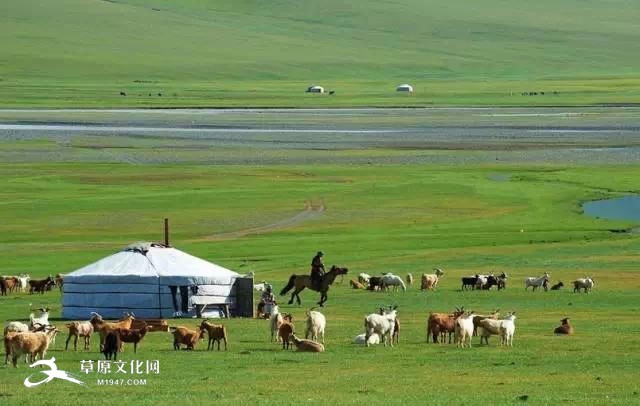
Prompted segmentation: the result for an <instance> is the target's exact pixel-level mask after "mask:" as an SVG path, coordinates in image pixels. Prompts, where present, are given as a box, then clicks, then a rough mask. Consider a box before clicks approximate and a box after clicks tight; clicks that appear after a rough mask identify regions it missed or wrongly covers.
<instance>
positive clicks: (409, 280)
mask: <svg viewBox="0 0 640 406" xmlns="http://www.w3.org/2000/svg"><path fill="white" fill-rule="evenodd" d="M411 285H413V275H411V274H410V273H408V274H407V286H411Z"/></svg>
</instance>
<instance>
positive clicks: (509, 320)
mask: <svg viewBox="0 0 640 406" xmlns="http://www.w3.org/2000/svg"><path fill="white" fill-rule="evenodd" d="M501 321H502V324H501V325H500V339H501V340H500V343H501V344H502V345H506V346H509V347H513V336H514V334H515V332H516V312H512V313H511V314H509V315H508V316H507V317H505V318H504V319H502V320H501Z"/></svg>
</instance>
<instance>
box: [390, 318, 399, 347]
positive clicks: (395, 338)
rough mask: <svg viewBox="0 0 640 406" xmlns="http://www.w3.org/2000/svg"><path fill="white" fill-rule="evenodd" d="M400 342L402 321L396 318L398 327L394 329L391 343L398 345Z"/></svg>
mask: <svg viewBox="0 0 640 406" xmlns="http://www.w3.org/2000/svg"><path fill="white" fill-rule="evenodd" d="M399 342H400V320H399V319H398V318H397V317H396V325H395V327H394V328H393V336H391V343H392V344H398V343H399Z"/></svg>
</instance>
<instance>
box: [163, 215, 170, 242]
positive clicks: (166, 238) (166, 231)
mask: <svg viewBox="0 0 640 406" xmlns="http://www.w3.org/2000/svg"><path fill="white" fill-rule="evenodd" d="M164 245H165V246H167V247H169V219H168V218H166V217H165V219H164Z"/></svg>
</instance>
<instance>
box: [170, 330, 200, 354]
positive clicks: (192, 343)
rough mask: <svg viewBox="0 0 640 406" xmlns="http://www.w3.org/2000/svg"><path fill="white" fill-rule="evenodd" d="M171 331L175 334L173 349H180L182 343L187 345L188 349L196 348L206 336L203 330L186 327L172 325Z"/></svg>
mask: <svg viewBox="0 0 640 406" xmlns="http://www.w3.org/2000/svg"><path fill="white" fill-rule="evenodd" d="M169 331H170V332H171V334H173V349H174V350H176V351H177V350H179V349H180V346H181V345H186V346H187V350H194V349H195V348H196V346H197V345H198V342H199V341H200V340H202V339H203V338H204V331H203V330H197V331H195V330H190V329H188V328H186V327H182V326H179V327H170V328H169Z"/></svg>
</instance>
